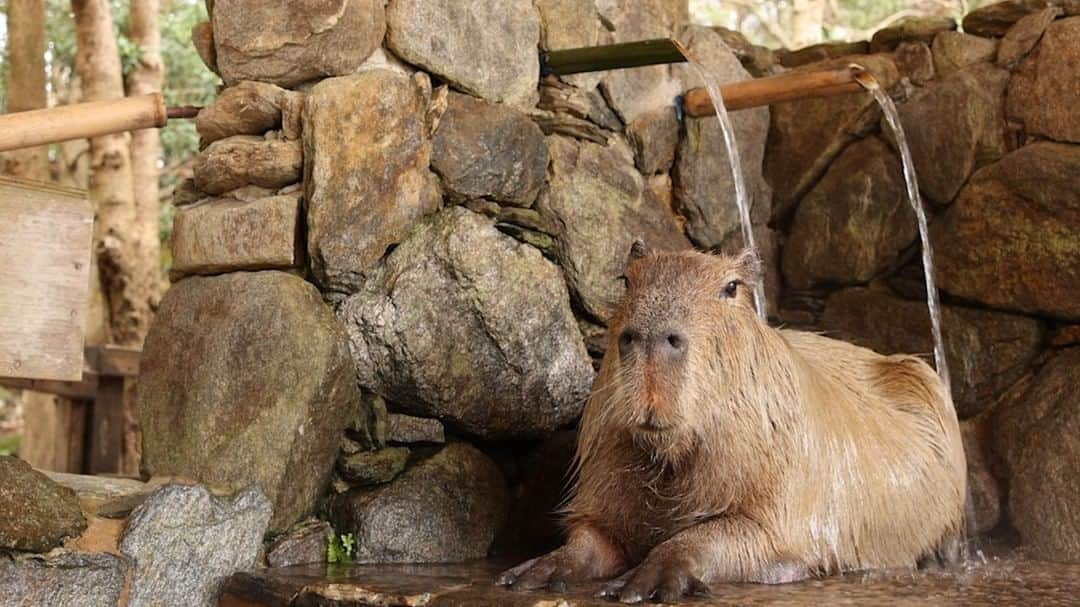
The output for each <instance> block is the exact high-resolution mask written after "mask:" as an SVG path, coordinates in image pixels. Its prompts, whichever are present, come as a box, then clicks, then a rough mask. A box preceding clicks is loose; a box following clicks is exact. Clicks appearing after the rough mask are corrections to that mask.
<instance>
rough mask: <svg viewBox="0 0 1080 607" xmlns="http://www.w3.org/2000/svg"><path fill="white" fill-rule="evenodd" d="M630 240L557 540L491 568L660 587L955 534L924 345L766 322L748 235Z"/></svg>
mask: <svg viewBox="0 0 1080 607" xmlns="http://www.w3.org/2000/svg"><path fill="white" fill-rule="evenodd" d="M631 259H632V261H631V262H630V264H629V266H628V267H627V270H626V278H627V294H626V297H625V300H624V302H623V304H622V307H621V309H620V310H619V311H618V312H617V314H616V315H615V317H614V318H613V319H612V320H611V322H610V324H609V332H608V338H607V351H606V354H605V356H604V360H603V364H602V366H601V369H600V374H599V376H598V377H597V379H596V383H595V384H594V386H593V392H592V395H591V397H590V399H589V402H588V404H587V405H586V407H585V413H584V416H583V418H582V421H581V429H580V436H579V439H578V460H579V461H578V474H577V479H576V484H575V487H574V494H573V496H572V497H571V499H570V502H569V504H568V507H567V518H566V522H567V543H566V545H565V546H563V547H562V548H559V549H558V550H555V551H554V552H551V553H549V554H547V555H545V556H543V557H540V558H538V559H533V560H532V561H529V562H527V563H523V564H522V565H519V566H518V567H515V568H514V569H511V570H510V571H507V572H506V573H504V574H503V575H502V576H500V579H499V580H498V583H501V584H504V585H510V586H512V587H514V588H516V589H530V588H539V587H543V586H548V585H553V586H556V587H558V586H561V585H562V584H563V583H565V582H572V581H582V580H589V579H601V578H615V579H613V580H612V581H611V582H609V583H608V584H607V585H606V586H604V589H603V591H602V592H603V594H605V595H607V596H609V597H612V598H617V599H620V600H622V601H624V602H637V601H641V600H648V599H650V598H658V599H660V600H663V601H672V600H677V599H678V598H679V597H681V596H683V595H685V594H689V593H694V592H698V591H704V590H705V589H706V588H707V586H708V585H710V584H714V583H718V582H729V581H754V582H785V581H794V580H797V579H802V578H805V577H808V576H815V575H827V574H830V573H837V572H843V571H851V570H865V569H878V568H895V567H901V568H910V567H915V566H916V564H917V563H918V562H919V561H920V560H921V559H923V558H926V557H931V556H934V555H935V554H939V553H941V552H943V551H947V550H950V549H955V548H956V547H957V546H958V539H959V538H960V537H961V534H962V525H963V517H964V498H965V495H966V490H965V483H966V470H965V460H964V453H963V447H962V445H961V442H960V432H959V428H958V423H957V419H956V412H955V410H954V409H953V405H952V402H951V400H950V398H949V396H948V394H947V391H946V390H945V388H944V385H943V384H942V382H941V380H940V379H939V378H938V376H937V375H936V374H935V373H934V371H933V369H931V368H930V366H929V365H927V364H926V363H924V362H923V361H921V360H919V359H918V358H915V357H912V356H882V355H880V354H877V353H875V352H873V351H871V350H867V349H865V348H860V347H857V346H854V345H851V344H848V343H845V342H843V341H838V340H835V339H830V338H827V337H824V336H821V335H817V334H813V333H805V332H800V331H792V330H784V329H775V328H771V327H769V326H768V325H767V324H766V323H765V322H764V321H762V320H761V319H759V318H758V316H757V315H756V314H755V313H754V310H753V306H752V304H751V283H753V281H756V280H759V269H758V262H757V259H756V257H755V256H754V255H753V254H752V253H743V254H741V255H740V256H738V257H734V258H733V257H726V256H719V255H707V254H703V253H696V252H683V253H670V254H655V255H654V254H650V253H647V252H645V251H643V250H642V249H641V248H640V244H636V245H635V248H634V251H633V252H632V255H631ZM616 576H618V577H616Z"/></svg>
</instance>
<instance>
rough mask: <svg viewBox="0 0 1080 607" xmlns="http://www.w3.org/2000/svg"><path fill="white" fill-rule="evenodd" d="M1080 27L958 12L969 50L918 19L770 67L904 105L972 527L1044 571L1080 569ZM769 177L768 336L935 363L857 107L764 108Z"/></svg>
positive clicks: (908, 248) (1014, 5)
mask: <svg viewBox="0 0 1080 607" xmlns="http://www.w3.org/2000/svg"><path fill="white" fill-rule="evenodd" d="M1078 14H1080V5H1078V4H1077V3H1075V2H1065V1H1054V0H1045V1H1044V0H1010V1H1007V2H1002V3H999V4H993V5H990V6H987V7H984V8H980V9H978V10H976V11H974V12H972V13H970V14H969V15H968V16H967V17H966V18H965V19H964V22H963V25H964V28H963V29H964V33H961V32H958V31H955V30H956V24H955V23H953V22H952V21H949V20H944V21H942V20H938V19H930V20H911V21H907V22H904V23H900V24H898V25H897V26H896V27H890V28H888V29H886V30H882V31H880V32H878V33H877V34H875V35H874V37H873V40H871V41H870V42H869V43H861V44H855V45H850V44H837V45H818V46H816V47H811V48H809V49H803V50H800V51H795V52H780V53H778V54H777V57H778V60H779V61H780V62H781V63H782V64H783V65H785V66H788V67H791V68H793V69H815V68H819V67H826V66H834V65H840V64H846V63H849V62H852V61H854V62H858V63H862V64H863V65H866V66H867V67H869V68H870V69H871V71H872V72H874V74H875V75H876V76H877V77H878V78H879V80H882V81H883V83H884V85H885V86H886V87H888V89H889V90H890V92H891V93H892V94H893V97H894V99H897V101H898V102H897V106H898V109H899V113H900V119H901V122H902V123H903V125H904V127H905V130H906V133H907V139H908V142H909V144H910V147H911V152H912V156H913V158H914V164H915V170H916V174H917V175H918V179H919V184H920V188H921V190H922V196H923V199H924V201H925V203H926V206H927V208H928V211H929V213H930V214H931V241H932V243H933V247H934V254H935V262H936V276H937V279H938V285H939V287H940V288H941V290H942V296H943V301H944V303H945V306H944V311H943V325H944V339H945V346H946V355H947V358H948V361H949V367H950V370H951V372H952V393H953V398H954V400H955V401H956V405H957V408H958V411H959V414H960V416H961V418H963V419H965V420H967V421H965V422H964V426H965V430H964V431H965V436H966V440H967V442H968V445H969V449H968V454H969V460H970V461H969V467H970V468H971V479H970V485H971V487H972V491H973V498H974V501H975V505H976V514H977V516H976V518H977V521H976V523H977V526H978V528H979V529H980V531H988V530H990V529H992V528H994V527H997V526H998V525H999V524H1001V525H1004V524H1005V523H1008V524H1010V525H1011V526H1013V527H1014V528H1015V529H1016V530H1018V531H1019V533H1020V536H1021V537H1022V539H1023V540H1025V541H1026V542H1028V543H1030V544H1031V545H1032V546H1033V547H1034V548H1035V551H1036V552H1037V553H1038V554H1040V555H1042V556H1045V557H1048V558H1053V559H1080V534H1077V533H1075V532H1069V533H1064V536H1063V535H1062V533H1063V532H1062V529H1064V528H1069V529H1077V528H1080V526H1078V525H1080V519H1077V517H1076V514H1075V513H1070V511H1069V509H1068V506H1066V504H1067V503H1070V502H1071V503H1076V500H1078V499H1080V483H1078V482H1077V479H1076V475H1075V473H1074V472H1072V471H1075V470H1076V469H1078V468H1080V442H1078V441H1077V439H1076V434H1075V430H1076V427H1077V424H1080V409H1078V408H1077V407H1076V406H1075V398H1072V397H1069V396H1068V394H1069V393H1070V392H1075V390H1077V389H1080V385H1078V384H1077V380H1076V378H1077V377H1080V366H1077V365H1076V362H1075V361H1076V355H1077V352H1078V349H1077V347H1076V344H1077V339H1076V337H1077V335H1078V333H1080V332H1078V330H1077V326H1078V325H1077V323H1078V322H1080V194H1078V192H1080V181H1078V176H1080V145H1078V144H1080V110H1078V106H1077V104H1076V103H1075V100H1076V99H1077V98H1080V67H1078V66H1080V16H1077V15H1078ZM865 53H871V54H865ZM765 171H766V177H767V179H768V180H769V182H770V183H771V185H772V187H773V189H774V204H773V215H772V218H771V221H770V225H772V226H773V227H775V228H777V229H778V230H779V232H780V233H781V240H782V243H781V249H782V254H781V268H782V279H783V282H784V290H783V297H782V300H781V310H780V313H779V316H780V320H782V321H783V322H785V323H786V324H788V325H795V326H807V327H810V328H814V329H819V330H825V331H828V332H830V333H831V334H833V335H836V336H839V337H842V338H845V339H849V340H851V341H854V342H856V343H859V344H861V345H865V346H868V347H871V348H873V349H875V350H878V351H880V352H884V353H894V352H907V353H921V354H924V355H928V354H929V353H930V352H931V351H932V345H931V341H930V328H929V327H930V325H929V317H928V314H927V310H926V303H925V290H924V288H923V274H922V264H921V258H920V255H919V243H918V237H917V231H916V225H915V217H914V214H913V213H912V212H911V210H910V209H909V206H908V203H907V201H906V198H905V194H904V184H903V178H902V175H901V168H900V161H899V156H898V153H897V151H896V147H895V143H894V142H893V140H892V137H891V135H890V133H889V129H888V127H887V126H884V123H883V122H882V118H881V114H880V111H879V110H878V108H877V107H876V106H875V105H874V104H873V102H872V100H871V99H870V98H869V96H867V95H852V96H850V97H844V98H832V99H828V100H807V101H799V102H793V103H787V104H780V105H776V106H774V107H773V112H772V124H771V127H770V134H769V142H768V149H767V150H766V154H765ZM1070 398H1071V400H1070ZM1066 402H1070V403H1071V404H1068V405H1067V404H1066ZM1027 416H1030V417H1031V418H1030V419H1024V420H1023V421H1021V420H1020V418H1025V417H1027ZM1035 437H1038V438H1037V439H1036V438H1035ZM1066 471H1068V472H1066ZM1065 536H1067V537H1065Z"/></svg>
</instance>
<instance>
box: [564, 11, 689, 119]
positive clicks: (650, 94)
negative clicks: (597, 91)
mask: <svg viewBox="0 0 1080 607" xmlns="http://www.w3.org/2000/svg"><path fill="white" fill-rule="evenodd" d="M596 9H597V11H598V12H599V15H600V22H601V23H602V24H603V27H604V30H605V31H602V32H601V39H600V43H601V44H612V43H619V42H636V41H639V40H648V39H652V38H670V37H672V36H673V35H677V33H678V30H679V28H680V27H681V26H682V25H683V24H685V23H688V22H689V20H690V19H689V17H688V12H687V4H686V3H685V2H671V1H670V0H604V1H602V2H597V3H596ZM585 26H586V27H587V24H586V25H585ZM599 80H600V87H601V88H602V89H603V91H604V96H605V97H606V98H607V100H608V102H609V103H610V104H611V108H612V109H613V110H615V112H616V113H617V114H618V115H619V118H621V119H622V121H623V123H625V124H629V123H631V122H633V121H634V119H635V118H637V117H638V116H639V115H641V114H642V113H644V112H648V111H650V110H655V109H657V108H661V107H666V106H670V105H672V104H673V103H674V100H675V97H676V96H677V95H681V94H682V93H683V90H684V88H683V83H682V82H681V81H680V78H679V75H678V73H677V71H676V68H675V67H673V66H670V65H652V66H647V67H637V68H634V69H629V70H610V71H606V72H604V73H602V74H600V75H599Z"/></svg>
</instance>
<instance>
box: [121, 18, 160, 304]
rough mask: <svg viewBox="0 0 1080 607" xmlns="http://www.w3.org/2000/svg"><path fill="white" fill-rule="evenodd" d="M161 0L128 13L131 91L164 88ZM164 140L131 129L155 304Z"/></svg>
mask: <svg viewBox="0 0 1080 607" xmlns="http://www.w3.org/2000/svg"><path fill="white" fill-rule="evenodd" d="M158 11H159V4H158V0H131V10H130V12H129V13H128V38H130V39H131V41H132V42H133V43H135V45H136V46H137V47H138V48H139V61H138V63H136V64H135V67H134V69H132V70H131V74H129V75H128V94H129V95H132V96H134V95H145V94H147V93H158V92H161V86H162V81H163V79H164V69H163V67H162V64H161V35H160V33H158V27H157V15H158ZM160 158H161V141H160V139H159V137H158V131H157V129H143V130H140V131H133V132H132V133H131V176H132V181H133V188H134V189H133V193H134V196H135V221H136V223H137V224H138V233H139V249H140V254H139V257H140V259H142V260H144V261H145V262H146V275H145V276H143V279H144V280H146V292H147V295H148V296H149V297H150V304H151V307H155V308H156V306H157V300H158V298H159V297H160V291H161V289H160V285H161V272H160V269H159V264H160V258H161V244H160V242H159V240H158V216H159V214H160V212H161V209H160V204H159V202H158V201H159V192H158V179H159V171H158V161H159V160H160Z"/></svg>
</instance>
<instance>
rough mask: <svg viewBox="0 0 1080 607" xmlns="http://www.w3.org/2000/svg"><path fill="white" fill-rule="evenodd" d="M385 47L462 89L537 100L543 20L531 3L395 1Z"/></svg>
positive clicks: (388, 14) (508, 0) (512, 99)
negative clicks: (538, 49) (539, 50)
mask: <svg viewBox="0 0 1080 607" xmlns="http://www.w3.org/2000/svg"><path fill="white" fill-rule="evenodd" d="M386 19H387V24H388V32H387V36H386V43H387V46H389V47H390V50H392V51H394V53H395V54H396V55H397V56H398V57H401V58H402V59H404V60H405V61H408V62H409V63H412V64H414V65H417V66H420V67H422V68H424V69H425V70H427V71H429V72H431V73H433V74H436V75H438V76H440V77H441V78H443V79H445V80H446V81H448V82H450V83H451V84H452V85H454V86H455V87H457V88H458V89H460V90H463V91H465V92H467V93H471V94H473V95H476V96H478V97H483V98H484V99H490V100H491V101H504V102H508V103H511V104H514V105H532V103H533V102H535V96H536V85H537V80H538V79H539V77H540V63H539V59H538V55H537V50H536V49H537V46H538V45H539V43H540V19H539V17H538V16H537V14H536V9H535V8H534V7H533V3H532V2H531V0H391V1H390V3H389V4H388V6H387V7H386Z"/></svg>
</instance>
